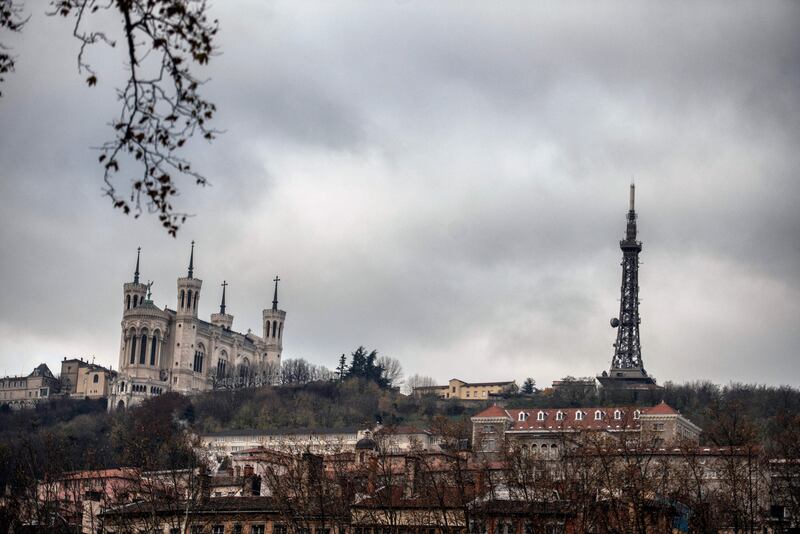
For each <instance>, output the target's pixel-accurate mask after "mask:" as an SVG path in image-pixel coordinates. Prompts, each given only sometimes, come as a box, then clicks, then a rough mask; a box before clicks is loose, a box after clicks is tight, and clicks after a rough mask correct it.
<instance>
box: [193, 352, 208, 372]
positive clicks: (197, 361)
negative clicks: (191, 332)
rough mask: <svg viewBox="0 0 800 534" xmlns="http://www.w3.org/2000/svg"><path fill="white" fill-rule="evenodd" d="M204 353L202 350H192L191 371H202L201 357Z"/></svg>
mask: <svg viewBox="0 0 800 534" xmlns="http://www.w3.org/2000/svg"><path fill="white" fill-rule="evenodd" d="M204 357H205V354H204V353H203V351H202V350H196V351H194V363H193V364H192V371H194V372H195V373H202V372H203V358H204Z"/></svg>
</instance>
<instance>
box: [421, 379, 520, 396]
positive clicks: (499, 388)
mask: <svg viewBox="0 0 800 534" xmlns="http://www.w3.org/2000/svg"><path fill="white" fill-rule="evenodd" d="M516 389H517V384H516V382H514V381H513V380H511V381H510V382H474V383H469V382H464V381H463V380H459V379H458V378H451V379H450V382H448V384H447V385H446V386H423V387H417V388H414V391H413V394H414V395H415V396H417V397H421V396H425V395H435V396H437V397H440V398H442V399H461V400H489V399H490V398H492V397H494V396H496V395H505V394H509V393H513V392H514V391H516Z"/></svg>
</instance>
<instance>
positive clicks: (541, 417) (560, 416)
mask: <svg viewBox="0 0 800 534" xmlns="http://www.w3.org/2000/svg"><path fill="white" fill-rule="evenodd" d="M530 415H531V414H530V413H528V412H520V413H519V416H518V420H519V421H527V420H528V418H530ZM586 415H587V414H586V412H582V411H580V410H578V411H577V412H575V420H576V421H583V420H584V419H585V418H586ZM622 415H623V413H622V411H620V410H614V420H615V421H621V420H622ZM640 415H641V412H640V411H639V410H635V411H634V412H633V418H634V419H639V416H640ZM565 417H566V415H565V414H564V412H562V411H561V410H559V411H558V412H556V421H563V420H564V419H565ZM605 417H606V413H605V412H603V411H602V410H596V411H595V412H594V420H595V421H602V420H603V419H605ZM546 419H547V412H544V411H541V410H540V411H539V413H537V414H536V420H537V421H545V420H546Z"/></svg>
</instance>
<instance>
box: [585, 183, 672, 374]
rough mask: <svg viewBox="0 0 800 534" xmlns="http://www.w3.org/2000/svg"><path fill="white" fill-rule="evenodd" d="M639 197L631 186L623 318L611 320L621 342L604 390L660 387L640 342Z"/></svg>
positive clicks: (624, 256) (624, 251) (621, 307)
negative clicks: (644, 360)
mask: <svg viewBox="0 0 800 534" xmlns="http://www.w3.org/2000/svg"><path fill="white" fill-rule="evenodd" d="M635 196H636V186H635V185H634V184H631V189H630V200H629V203H630V206H629V209H628V215H627V220H628V222H627V226H626V230H625V239H623V240H622V241H620V242H619V248H620V249H621V250H622V286H621V288H620V292H621V295H620V304H619V317H614V318H613V319H611V326H612V328H616V329H617V339H616V342H615V343H614V356H613V357H612V359H611V369H610V370H609V371H608V372H605V371H604V372H603V374H601V375H600V376H598V377H597V379H598V380H599V381H600V383H601V384H602V385H603V387H608V388H623V389H651V388H654V387H658V386H656V381H655V378H653V377H652V376H649V375H648V374H647V371H645V369H644V363H643V361H642V347H641V342H640V339H639V325H640V323H641V322H642V321H641V318H640V317H639V253H640V252H641V251H642V242H641V241H637V240H636V238H637V228H636V219H637V216H636V209H635Z"/></svg>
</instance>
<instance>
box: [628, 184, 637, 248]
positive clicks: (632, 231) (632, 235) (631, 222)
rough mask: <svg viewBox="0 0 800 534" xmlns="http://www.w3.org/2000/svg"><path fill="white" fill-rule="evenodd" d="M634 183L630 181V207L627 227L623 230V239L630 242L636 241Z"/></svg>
mask: <svg viewBox="0 0 800 534" xmlns="http://www.w3.org/2000/svg"><path fill="white" fill-rule="evenodd" d="M635 197H636V185H634V183H633V182H631V192H630V208H629V209H628V227H627V228H626V230H625V240H626V241H630V242H635V241H636V210H635V209H634V206H635Z"/></svg>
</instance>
